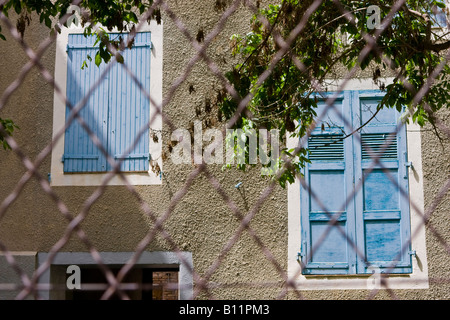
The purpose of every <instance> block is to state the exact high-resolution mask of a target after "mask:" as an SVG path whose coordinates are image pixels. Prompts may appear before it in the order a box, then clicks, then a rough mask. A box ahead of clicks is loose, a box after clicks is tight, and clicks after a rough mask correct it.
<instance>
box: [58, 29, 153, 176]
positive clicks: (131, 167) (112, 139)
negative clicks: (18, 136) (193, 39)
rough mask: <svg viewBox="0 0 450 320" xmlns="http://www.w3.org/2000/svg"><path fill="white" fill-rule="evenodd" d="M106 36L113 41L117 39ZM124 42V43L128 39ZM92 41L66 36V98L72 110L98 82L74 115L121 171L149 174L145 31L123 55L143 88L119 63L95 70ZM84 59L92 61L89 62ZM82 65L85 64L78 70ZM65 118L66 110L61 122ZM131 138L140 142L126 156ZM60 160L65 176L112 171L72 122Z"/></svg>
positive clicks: (148, 46) (148, 44)
mask: <svg viewBox="0 0 450 320" xmlns="http://www.w3.org/2000/svg"><path fill="white" fill-rule="evenodd" d="M109 36H110V38H111V39H115V38H117V37H119V34H110V35H109ZM123 37H124V38H125V39H126V37H127V35H126V34H125V35H123ZM95 42H96V37H95V36H90V37H87V38H86V37H85V36H84V35H83V34H69V40H68V45H67V54H68V63H67V99H68V100H69V102H70V103H71V104H72V106H76V105H77V104H79V103H80V102H81V101H83V99H84V98H85V97H86V96H87V95H88V94H89V92H90V91H91V88H93V87H94V85H95V84H96V82H97V81H99V79H102V80H101V82H100V85H99V86H98V87H97V88H96V89H95V90H94V91H92V93H91V94H90V96H89V100H88V101H87V103H86V105H85V106H84V108H83V109H82V110H81V112H80V113H79V114H80V116H81V117H82V118H83V120H84V121H85V122H86V124H87V125H88V126H89V128H90V129H91V130H92V131H93V133H94V134H95V135H96V136H97V137H98V138H99V139H100V142H101V143H102V145H103V147H104V148H105V149H106V151H107V152H108V154H109V155H111V156H112V157H114V159H116V160H118V159H120V160H122V163H121V171H148V169H149V159H150V154H149V132H148V122H149V115H150V101H149V99H148V98H147V96H146V94H145V93H144V92H143V91H142V89H143V90H145V91H146V92H150V59H151V38H150V32H142V33H137V34H136V36H135V38H134V44H133V46H132V48H131V49H127V50H124V51H123V52H122V55H123V58H124V64H125V65H126V67H127V68H128V69H129V71H131V72H132V73H133V74H134V75H135V77H136V80H137V81H139V83H140V84H141V85H142V89H141V88H140V87H139V85H138V84H137V83H136V82H135V80H134V79H133V78H132V76H131V75H129V74H128V73H127V71H126V69H125V68H124V67H123V65H122V64H120V63H115V64H114V65H113V66H112V68H111V69H110V70H109V72H106V73H105V69H106V68H107V65H106V64H105V63H101V64H100V67H99V68H98V67H97V66H96V65H95V63H94V61H93V57H95V54H96V52H97V50H98V47H97V48H96V47H94V43H95ZM88 57H91V58H90V59H89V60H88ZM83 62H86V63H87V65H86V66H85V67H83V68H82V65H83ZM103 74H105V76H104V77H103V78H102V75H103ZM69 114H70V109H69V107H67V111H66V119H67V118H68V116H69ZM145 127H147V128H145ZM143 129H145V131H144V132H142V130H143ZM136 139H138V141H139V142H138V143H137V144H136V146H135V147H134V149H133V150H132V151H131V152H130V153H126V152H127V150H128V149H129V148H130V147H131V146H132V145H133V143H134V141H135V140H136ZM62 159H63V162H64V172H65V173H69V172H102V171H109V170H111V165H110V163H109V162H108V161H107V159H106V157H105V155H104V154H103V153H102V152H101V151H100V149H99V148H97V146H96V145H95V144H94V142H93V141H92V139H91V138H90V137H89V135H88V133H87V132H86V130H85V129H84V128H83V127H82V126H81V124H80V123H79V122H78V121H77V120H76V119H75V120H74V121H72V122H71V124H70V126H69V128H68V129H67V130H66V133H65V144H64V155H63V158H62Z"/></svg>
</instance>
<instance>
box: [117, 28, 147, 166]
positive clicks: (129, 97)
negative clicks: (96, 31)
mask: <svg viewBox="0 0 450 320" xmlns="http://www.w3.org/2000/svg"><path fill="white" fill-rule="evenodd" d="M112 36H113V35H112ZM123 57H124V62H125V64H126V66H127V68H128V69H129V70H130V71H131V72H132V73H133V74H134V76H135V77H136V79H137V81H138V82H139V83H140V84H141V86H142V89H141V88H140V87H139V86H138V84H137V83H136V81H135V80H134V79H133V78H132V76H131V75H130V74H129V73H127V72H126V70H125V68H124V67H123V66H122V65H121V64H116V65H115V66H114V67H113V68H112V70H111V76H110V97H109V99H110V102H109V105H110V117H109V121H110V126H109V135H110V143H109V145H110V149H109V152H110V154H111V155H112V156H114V158H115V159H116V160H119V159H121V160H122V164H121V171H148V169H149V129H148V127H149V125H148V121H149V117H150V101H149V99H148V98H147V96H146V94H145V93H144V92H142V90H144V91H145V92H147V94H149V92H150V58H151V39H150V33H149V32H143V33H137V34H136V37H135V41H134V45H133V47H132V48H131V50H125V51H124V52H123ZM141 130H143V131H142V132H140V131H141ZM135 139H139V141H138V143H137V144H136V146H135V147H134V148H133V149H132V150H131V152H129V153H126V152H127V150H128V149H129V148H130V147H131V146H132V145H133V143H134V141H135ZM128 151H129V150H128Z"/></svg>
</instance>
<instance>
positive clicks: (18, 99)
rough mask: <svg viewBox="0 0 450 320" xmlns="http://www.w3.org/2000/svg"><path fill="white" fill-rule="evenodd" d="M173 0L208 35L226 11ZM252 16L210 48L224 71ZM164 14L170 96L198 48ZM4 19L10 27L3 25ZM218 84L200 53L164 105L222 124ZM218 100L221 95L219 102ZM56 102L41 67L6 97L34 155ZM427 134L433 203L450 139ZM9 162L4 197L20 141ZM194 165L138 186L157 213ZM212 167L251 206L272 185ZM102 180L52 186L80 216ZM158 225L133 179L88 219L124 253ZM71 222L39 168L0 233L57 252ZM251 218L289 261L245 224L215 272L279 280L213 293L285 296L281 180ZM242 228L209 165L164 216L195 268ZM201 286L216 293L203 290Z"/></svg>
mask: <svg viewBox="0 0 450 320" xmlns="http://www.w3.org/2000/svg"><path fill="white" fill-rule="evenodd" d="M168 3H169V6H170V8H171V9H172V10H173V11H174V12H175V14H176V15H177V16H178V17H179V19H180V20H181V21H182V22H183V23H184V25H185V26H186V28H187V30H188V31H189V32H190V33H191V34H192V36H193V37H194V38H195V36H196V35H197V33H198V32H199V31H200V30H202V31H203V32H204V34H205V35H207V34H208V33H209V32H210V31H212V30H213V29H214V28H215V27H216V25H217V22H218V21H219V19H220V17H221V14H222V13H223V11H221V10H218V9H216V8H215V5H214V4H215V1H206V0H205V1H201V2H200V1H193V0H192V1H191V0H189V1H176V0H174V1H168ZM200 3H201V4H200ZM250 16H251V13H250V11H249V10H248V9H246V8H244V7H242V6H240V7H239V9H238V11H237V12H236V13H234V14H233V15H232V16H231V17H230V18H229V20H228V21H227V22H226V24H225V29H224V30H223V31H222V32H221V33H220V34H219V35H218V36H217V37H216V38H215V39H214V41H213V43H212V45H211V46H210V48H209V49H208V55H209V56H210V58H211V59H212V60H213V61H214V62H215V63H216V65H217V66H218V68H219V69H220V70H221V71H226V70H227V68H228V67H229V66H230V65H231V63H232V62H233V59H232V58H231V56H230V47H229V38H230V36H231V35H232V34H234V33H236V32H246V31H247V30H248V27H249V19H250ZM38 21H39V20H38V18H37V17H35V16H34V17H33V21H32V24H31V26H30V27H29V29H28V30H27V31H26V32H25V38H24V40H25V41H26V42H27V43H28V44H29V45H30V46H31V47H32V48H33V49H37V48H38V46H39V44H40V43H41V42H42V41H43V40H44V39H45V38H46V37H47V35H48V31H47V29H46V28H45V27H44V26H41V25H39V23H38ZM163 21H164V31H163V32H164V65H163V97H165V96H166V94H167V92H169V90H170V87H171V85H172V83H173V82H174V81H175V80H176V79H177V78H178V77H179V76H180V75H182V73H183V72H184V69H185V67H186V65H187V63H188V62H189V61H190V59H191V58H192V56H193V55H194V53H195V51H194V50H193V49H192V45H191V44H190V43H189V41H188V40H187V39H186V37H185V36H184V35H183V34H182V33H181V32H180V31H179V29H178V28H177V26H176V25H175V24H174V22H173V21H172V20H171V19H170V18H169V17H168V16H167V14H165V13H164V14H163ZM3 30H6V29H5V28H4V27H3ZM5 33H6V36H7V38H8V40H7V42H0V57H1V60H0V61H1V62H0V63H1V77H0V92H1V93H3V91H4V90H5V88H6V87H7V86H8V85H9V84H10V83H11V82H13V81H14V79H15V78H16V77H17V75H18V74H19V72H20V70H21V68H22V67H23V66H24V65H25V64H26V63H27V61H28V59H27V58H26V56H25V54H24V52H23V50H22V49H21V48H20V46H19V45H18V44H17V43H16V42H15V40H13V39H11V37H10V36H9V35H8V34H7V32H5ZM41 61H42V63H43V65H44V66H45V67H46V68H47V69H48V71H49V72H50V74H52V75H53V74H54V61H55V44H54V43H53V44H52V45H51V46H50V47H49V48H48V49H47V50H46V52H45V54H44V55H43V57H42V59H41ZM192 88H193V89H194V91H192ZM218 88H220V82H219V81H218V79H217V78H216V77H215V76H214V75H213V74H212V73H211V71H210V70H209V69H208V67H207V66H206V65H205V63H204V62H199V63H197V64H196V65H195V66H194V68H193V69H192V71H191V72H190V74H189V76H188V77H187V79H186V80H185V81H184V82H183V83H182V84H181V85H180V86H179V88H178V89H177V90H176V91H175V94H174V97H173V99H172V100H171V102H170V103H169V105H168V106H166V107H165V109H164V112H165V113H166V114H167V116H168V118H169V119H170V120H171V121H172V123H173V125H174V127H175V128H185V129H189V128H191V126H192V124H193V121H194V120H196V119H198V118H200V119H203V123H204V124H205V123H206V120H208V122H209V123H211V124H212V125H213V126H214V125H216V126H219V127H220V126H221V125H222V123H219V121H218V120H217V111H216V109H215V108H214V90H215V89H218ZM190 89H191V90H190ZM208 99H210V101H211V103H212V109H211V110H209V108H208ZM52 110H53V89H52V87H51V86H50V85H49V84H47V83H46V82H45V81H44V79H43V77H42V76H41V75H40V72H39V71H38V70H37V69H36V68H34V69H33V70H32V71H31V72H30V74H29V75H28V76H27V77H26V79H25V81H24V83H23V84H22V85H21V86H20V88H19V89H18V90H17V91H16V92H15V93H14V95H13V96H12V97H11V99H10V101H9V102H8V104H7V105H6V106H5V108H4V109H3V110H1V111H0V115H1V116H2V117H8V116H9V117H12V118H13V119H14V120H15V121H16V123H17V124H18V125H19V126H20V127H21V130H19V131H17V132H16V133H15V134H14V138H15V139H16V141H17V142H18V144H19V145H20V147H21V148H22V150H23V151H24V154H25V155H27V156H29V157H30V158H31V159H34V158H35V157H36V156H37V155H38V154H39V152H41V150H42V149H43V148H44V147H45V146H46V145H47V144H48V143H49V142H50V141H51V137H52V118H53V114H52ZM196 110H197V113H198V110H199V111H200V115H199V116H197V114H196ZM208 110H209V111H208ZM447 123H448V118H447ZM205 128H206V127H205ZM422 139H423V140H422V148H423V150H424V159H423V166H424V173H425V177H424V178H425V190H424V194H425V202H426V205H429V204H430V203H431V202H432V199H433V197H434V195H435V194H436V190H438V188H439V187H440V185H442V183H443V181H444V180H445V179H446V178H447V179H448V172H449V160H448V153H449V145H448V142H446V147H445V148H444V149H442V148H441V147H440V146H439V143H437V142H436V139H435V138H434V136H433V134H432V132H430V131H425V132H424V133H423V135H422ZM169 140H170V129H169V127H168V126H167V125H166V124H164V125H163V150H165V151H166V152H167V156H168V148H167V146H168V142H169ZM0 168H1V169H0V201H3V200H4V199H5V198H6V197H7V196H8V195H9V194H11V192H13V190H14V188H15V187H16V185H17V184H18V182H19V180H20V178H21V177H22V176H23V175H24V173H25V171H26V170H25V169H24V166H23V165H22V164H21V162H20V161H19V158H18V157H17V155H16V154H15V153H14V152H12V151H4V150H0ZM195 169H196V166H195V165H174V164H172V163H171V161H170V158H169V160H165V161H164V163H163V170H164V176H163V182H162V184H161V185H153V186H136V187H135V190H136V192H137V195H138V196H139V198H141V199H142V200H143V201H145V202H146V203H147V204H148V206H149V207H150V209H151V210H152V212H154V213H155V215H157V216H158V217H159V216H162V215H164V213H165V212H166V210H167V209H168V208H169V203H170V200H171V199H172V198H173V197H175V196H177V192H179V190H181V189H183V187H184V186H185V184H186V182H187V181H188V176H189V174H190V173H191V172H192V171H193V170H195ZM207 170H208V172H209V173H210V174H211V175H213V176H214V177H215V179H216V180H217V181H218V182H219V183H220V185H221V187H222V188H223V190H224V191H225V192H226V194H227V195H228V196H229V198H230V200H231V201H232V202H233V203H234V204H236V206H237V207H238V208H239V209H240V210H241V212H242V213H243V214H246V213H247V212H248V210H249V209H251V208H253V207H254V205H255V204H256V203H257V201H258V199H259V197H260V196H261V194H262V192H263V191H264V190H265V188H266V187H267V186H268V183H267V180H265V179H264V178H261V177H260V176H259V170H258V169H257V168H254V169H250V170H249V171H248V172H240V171H239V172H238V171H236V170H226V171H222V168H221V165H209V166H208V167H207ZM39 172H40V174H41V175H42V176H43V177H47V173H49V172H50V155H49V156H47V157H46V158H45V160H44V162H43V163H42V165H41V167H40V169H39ZM238 182H243V184H242V186H241V187H240V189H239V190H238V189H236V188H235V187H234V186H235V185H236V183H238ZM96 189H97V188H96V187H53V191H54V192H55V194H56V195H57V197H58V198H59V199H60V200H61V201H62V202H63V203H64V204H65V205H66V206H67V207H68V209H69V210H70V212H71V213H72V214H73V215H76V214H77V213H78V212H80V210H81V209H82V207H83V204H84V202H85V201H86V199H88V198H89V197H90V196H91V195H92V193H93V192H94V191H95V190H96ZM449 205H450V204H449V201H448V196H447V197H446V200H445V201H443V202H442V203H441V204H440V205H439V206H438V208H437V210H436V212H435V214H433V217H432V222H433V225H434V226H435V228H436V229H438V230H439V232H440V233H441V234H442V235H443V237H445V238H446V239H447V240H449V232H448V230H449V219H447V218H446V213H448V211H449V209H450V208H449ZM152 226H153V223H152V221H151V219H150V218H149V217H148V216H147V215H146V214H145V213H144V211H143V210H141V208H140V204H139V201H138V200H137V199H136V197H135V196H133V195H132V194H131V193H130V192H129V191H127V190H126V188H125V187H123V186H111V187H107V188H106V190H105V192H104V194H102V196H101V197H100V198H99V199H98V200H97V201H96V202H95V203H94V205H93V206H92V207H91V208H90V210H89V213H88V216H87V218H86V220H85V221H84V222H83V223H82V229H83V230H84V231H85V233H86V235H87V237H88V238H89V240H90V242H91V243H92V245H93V246H94V247H95V248H96V249H97V250H98V251H113V252H127V251H135V249H136V247H137V245H138V243H139V242H140V241H141V240H142V239H143V238H144V237H145V235H146V233H147V232H148V231H149V230H151V229H152ZM66 227H67V220H65V218H64V217H63V215H62V214H61V212H60V210H59V209H58V206H57V205H56V204H55V202H54V201H53V200H52V199H50V197H49V196H48V195H47V194H46V193H45V192H44V191H43V190H42V188H41V186H40V185H39V183H38V182H37V181H36V179H32V180H31V181H29V182H28V183H27V184H26V185H25V187H24V188H23V190H22V191H21V192H20V195H19V197H18V198H17V199H16V200H15V201H14V203H13V204H12V205H11V206H10V208H9V209H8V210H7V212H6V214H5V215H4V216H3V217H1V219H0V241H1V242H2V243H3V244H4V245H5V246H6V247H7V248H8V249H9V250H10V251H33V252H48V251H49V250H50V249H51V248H52V246H54V245H55V243H57V241H58V240H59V239H61V237H62V236H63V234H64V231H65V228H66ZM250 227H251V230H252V231H254V234H256V236H257V238H258V239H259V240H260V241H261V242H262V243H264V244H265V246H267V249H268V250H269V251H270V254H271V256H273V258H274V259H275V260H276V261H277V263H278V265H277V266H275V265H274V264H272V263H271V262H270V261H268V260H267V259H266V254H265V253H264V252H263V251H262V250H261V249H260V248H259V246H258V245H257V244H256V242H255V239H254V238H252V236H251V235H250V234H249V232H247V231H246V230H244V231H243V232H242V234H241V235H240V237H239V240H238V241H237V242H236V244H235V245H234V246H232V248H231V249H230V250H229V252H228V253H227V254H226V255H225V257H224V258H223V260H222V261H221V263H220V266H219V267H218V268H217V270H216V271H215V272H214V274H213V276H212V277H211V279H210V280H211V281H212V282H215V283H219V284H233V283H240V284H242V283H244V284H245V283H250V282H251V283H260V284H275V286H271V287H264V286H256V287H249V286H246V285H238V286H230V287H223V288H217V289H212V290H211V293H212V294H213V295H214V296H215V297H218V298H222V299H274V298H276V297H277V296H278V295H279V293H280V292H281V290H282V289H281V288H282V284H283V278H282V276H280V273H279V272H278V271H277V268H278V267H280V268H281V269H282V270H284V271H286V269H287V266H286V265H287V242H288V219H287V191H286V190H284V189H282V188H281V187H279V186H276V187H275V189H274V192H273V193H272V194H271V195H270V196H269V197H268V198H267V200H266V201H265V202H264V203H263V205H262V206H261V208H260V209H259V210H258V212H257V213H256V214H255V216H254V218H253V219H252V222H251V223H250ZM238 228H239V220H238V219H237V218H236V217H235V215H234V214H233V211H232V210H231V209H230V208H229V207H228V205H227V204H226V203H225V202H224V201H223V199H222V198H221V196H220V195H219V193H218V192H217V191H216V190H215V189H214V187H213V186H212V185H211V184H210V182H209V181H208V179H207V178H206V176H205V175H204V174H200V175H199V176H198V177H196V178H195V179H194V181H193V183H192V185H191V186H190V187H189V189H188V192H187V193H186V194H185V195H184V196H183V198H182V200H181V201H179V202H178V203H177V205H176V206H175V208H173V210H171V213H170V215H169V217H168V218H167V221H166V222H165V223H164V229H165V230H166V232H167V234H168V235H170V239H171V241H173V242H174V243H175V244H176V245H177V247H178V248H179V249H180V250H184V251H189V252H192V255H193V263H194V268H195V271H196V272H197V273H199V274H200V275H204V274H205V273H207V272H208V270H209V268H210V267H211V265H213V264H214V262H215V261H216V260H217V259H218V258H219V254H220V252H221V251H222V250H223V248H224V247H225V246H226V244H227V243H228V242H229V240H230V239H231V238H232V237H233V236H234V235H235V234H236V231H237V230H238ZM427 248H428V261H429V263H430V277H433V278H449V276H450V274H449V273H450V272H449V266H448V261H449V259H448V253H447V252H446V251H445V250H444V248H443V246H442V245H441V244H440V243H439V242H438V241H437V239H436V238H435V237H434V236H433V234H431V233H430V232H427ZM146 250H148V251H171V250H173V247H172V246H171V245H170V243H169V242H168V241H167V239H164V237H163V236H162V235H161V233H158V234H157V236H156V237H155V239H154V240H153V241H152V242H151V243H150V244H149V245H148V246H147V248H146ZM62 251H88V248H87V247H86V245H85V244H84V243H82V242H81V241H80V240H79V238H78V237H77V236H76V235H75V234H74V235H72V236H71V237H70V240H69V241H68V242H67V244H65V246H64V247H63V248H62ZM0 279H2V278H0ZM2 281H3V280H2ZM447 288H448V287H447ZM447 288H446V287H444V286H443V285H441V284H439V285H437V284H436V285H435V284H433V283H431V284H430V289H429V290H416V291H410V290H398V291H395V294H396V295H398V296H399V297H401V298H417V299H428V298H432V299H436V298H437V299H439V298H448V292H449V291H448V290H447ZM0 294H1V293H0ZM301 294H302V295H303V296H304V297H306V298H327V299H329V298H338V299H349V298H354V299H364V298H366V297H367V294H368V292H367V291H364V290H342V291H341V290H339V291H329V290H326V291H308V292H301ZM201 297H207V296H206V295H201ZM296 297H297V296H296V295H294V294H292V292H291V294H289V298H296ZM376 297H377V298H388V297H389V295H388V294H387V293H386V292H385V291H382V292H380V293H379V294H378V295H377V296H376Z"/></svg>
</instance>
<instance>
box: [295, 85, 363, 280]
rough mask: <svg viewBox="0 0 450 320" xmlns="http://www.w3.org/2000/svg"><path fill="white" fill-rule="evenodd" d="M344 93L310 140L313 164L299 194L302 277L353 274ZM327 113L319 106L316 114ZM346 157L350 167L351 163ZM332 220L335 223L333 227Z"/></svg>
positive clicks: (350, 179)
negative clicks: (344, 132) (344, 133)
mask: <svg viewBox="0 0 450 320" xmlns="http://www.w3.org/2000/svg"><path fill="white" fill-rule="evenodd" d="M348 95H349V93H348V92H345V93H344V95H343V96H341V97H340V99H338V100H337V101H336V102H335V103H334V106H335V109H334V110H335V111H330V112H328V114H327V116H326V117H325V118H323V121H321V122H318V125H317V127H316V130H314V132H313V133H312V135H311V137H310V138H309V140H308V148H309V149H310V155H309V159H310V160H311V163H310V164H308V165H307V166H306V167H305V171H304V174H305V179H306V183H307V185H308V188H307V189H306V188H302V189H301V191H300V193H301V194H300V197H301V212H302V216H301V223H302V240H303V242H302V249H301V255H302V261H303V263H304V264H305V266H306V267H305V268H303V273H304V274H349V273H355V272H356V269H355V259H356V256H355V251H354V250H353V246H352V243H353V242H354V241H355V239H354V238H355V232H354V205H353V200H352V199H348V195H351V193H352V190H353V177H352V176H353V162H352V161H351V157H352V154H351V147H352V146H351V140H350V139H342V138H343V130H346V129H347V128H348V126H347V125H346V124H345V123H344V121H343V120H342V117H346V118H351V115H350V113H349V112H350V109H349V104H348V102H349V99H348ZM325 108H326V105H325V103H324V102H323V101H319V103H318V108H317V110H316V111H317V114H318V116H320V114H321V113H322V111H323V110H324V109H325ZM349 157H350V161H349ZM333 217H339V218H338V219H337V222H336V224H331V221H332V219H333Z"/></svg>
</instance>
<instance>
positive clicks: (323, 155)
mask: <svg viewBox="0 0 450 320" xmlns="http://www.w3.org/2000/svg"><path fill="white" fill-rule="evenodd" d="M308 149H309V151H310V155H309V159H310V160H329V161H343V160H344V141H343V135H342V134H337V135H327V136H325V135H313V136H311V137H309V140H308Z"/></svg>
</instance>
